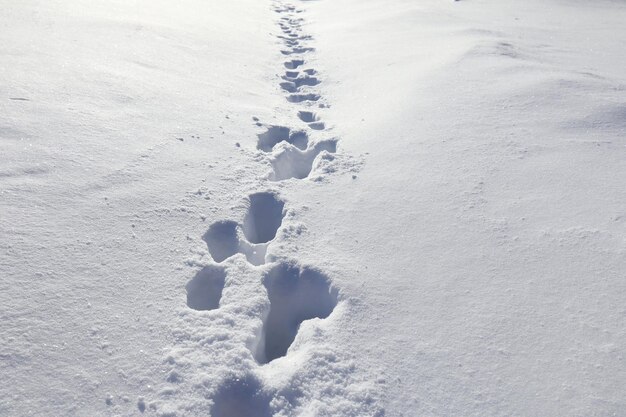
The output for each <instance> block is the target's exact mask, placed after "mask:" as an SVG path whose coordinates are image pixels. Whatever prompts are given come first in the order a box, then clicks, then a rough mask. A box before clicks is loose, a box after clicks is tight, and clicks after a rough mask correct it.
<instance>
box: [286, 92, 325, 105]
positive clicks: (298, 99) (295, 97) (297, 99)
mask: <svg viewBox="0 0 626 417" xmlns="http://www.w3.org/2000/svg"><path fill="white" fill-rule="evenodd" d="M319 99H320V95H319V94H314V93H308V94H291V95H289V96H287V101H288V102H290V103H302V102H303V101H317V100H319Z"/></svg>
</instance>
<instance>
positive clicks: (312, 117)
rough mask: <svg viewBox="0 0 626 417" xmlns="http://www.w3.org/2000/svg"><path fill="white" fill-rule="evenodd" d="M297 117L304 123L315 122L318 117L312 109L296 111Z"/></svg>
mask: <svg viewBox="0 0 626 417" xmlns="http://www.w3.org/2000/svg"><path fill="white" fill-rule="evenodd" d="M298 117H299V118H300V120H302V121H303V122H304V123H312V122H317V121H318V120H319V117H318V116H317V115H316V114H315V113H313V112H312V111H305V110H301V111H299V112H298Z"/></svg>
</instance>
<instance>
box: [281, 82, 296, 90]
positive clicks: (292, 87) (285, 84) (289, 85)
mask: <svg viewBox="0 0 626 417" xmlns="http://www.w3.org/2000/svg"><path fill="white" fill-rule="evenodd" d="M280 87H281V88H282V89H283V90H285V91H287V92H288V93H297V92H298V87H296V84H295V83H293V82H291V81H285V82H282V83H280Z"/></svg>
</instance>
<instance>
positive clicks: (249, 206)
mask: <svg viewBox="0 0 626 417" xmlns="http://www.w3.org/2000/svg"><path fill="white" fill-rule="evenodd" d="M273 10H274V12H275V13H276V14H278V15H279V19H278V27H279V28H280V32H281V34H279V35H277V36H276V39H277V40H278V41H279V42H280V43H281V46H282V48H281V50H280V54H281V56H283V57H287V59H286V60H284V61H282V62H281V63H280V65H281V67H282V70H283V71H284V74H283V75H281V76H280V81H279V88H280V91H282V93H283V94H284V95H285V99H286V101H287V103H290V105H289V107H291V108H293V113H294V118H293V119H294V120H295V121H296V123H297V124H301V123H302V124H304V127H303V126H297V127H294V126H285V125H264V124H263V123H261V122H259V120H258V119H257V118H256V117H255V118H253V119H254V120H255V121H256V122H257V123H256V124H257V125H258V126H260V127H262V128H264V129H265V131H264V132H263V133H260V134H259V135H258V136H257V144H256V148H257V151H258V153H259V156H260V158H255V159H256V160H258V161H268V162H269V165H270V166H271V169H272V171H271V172H270V173H269V174H268V175H267V177H266V178H264V179H262V181H261V183H260V184H259V186H258V187H257V191H255V192H253V193H252V194H250V195H249V196H248V197H247V198H246V199H245V204H244V205H245V214H243V213H242V214H243V215H242V216H240V217H239V218H237V219H224V220H219V221H216V222H214V223H213V224H211V225H210V227H209V229H208V230H207V231H206V233H205V234H204V235H203V237H202V239H203V240H204V242H205V243H206V247H207V251H208V255H210V258H211V260H210V261H208V262H207V261H204V260H200V261H197V262H196V261H192V262H191V263H192V264H193V266H199V267H200V270H199V271H198V272H197V273H196V274H195V276H194V277H193V278H192V279H191V280H190V281H189V282H188V283H187V285H186V287H185V289H186V292H187V307H188V308H187V309H183V310H181V312H180V324H179V326H176V327H175V329H174V330H173V333H174V339H175V345H174V347H173V348H172V349H171V350H170V351H169V354H168V355H167V357H166V360H165V365H166V367H167V368H168V370H167V377H166V386H165V387H164V388H163V389H162V390H161V391H160V400H155V401H153V402H151V403H150V404H149V407H150V408H151V409H152V410H155V411H157V413H158V414H159V415H161V416H163V417H175V416H188V415H202V416H205V415H207V414H210V415H211V416H214V417H244V416H245V417H266V416H300V415H306V416H382V415H384V411H383V409H382V408H381V407H380V405H379V395H378V387H377V386H376V385H373V383H371V382H370V381H364V380H361V379H359V377H358V376H357V374H356V373H355V369H356V361H355V360H354V359H353V358H350V357H347V356H346V354H344V353H340V349H338V348H337V347H336V346H334V345H333V343H332V340H330V337H329V335H330V332H331V331H332V330H333V329H335V328H340V323H337V322H340V321H341V315H342V314H345V313H346V311H347V310H349V309H350V304H351V303H352V302H353V300H350V299H347V298H343V297H342V294H341V291H340V289H339V288H337V287H336V286H335V285H334V284H333V281H332V279H331V277H330V276H329V275H328V274H326V273H325V272H323V271H322V270H321V269H320V268H319V267H317V266H310V265H303V264H301V263H300V262H299V260H298V259H297V256H296V257H295V258H294V257H288V256H284V255H281V256H279V255H276V254H274V253H272V250H271V248H272V246H274V245H286V244H289V243H290V242H289V241H290V236H293V235H295V236H297V235H299V234H301V233H303V231H305V230H306V226H305V225H303V224H300V223H295V222H294V219H293V217H294V210H293V209H291V208H289V204H288V203H289V202H288V200H287V199H286V198H285V197H284V196H283V195H282V193H280V192H279V191H277V188H278V189H280V188H282V187H275V186H274V185H279V184H280V183H284V182H289V183H290V184H292V185H294V184H296V183H298V184H306V182H303V181H298V180H303V179H307V178H311V179H312V180H313V181H320V180H321V179H323V178H324V174H326V173H331V172H335V171H336V169H333V168H332V165H333V161H334V158H335V156H334V154H335V153H336V152H337V143H338V138H336V137H331V138H328V137H323V135H324V134H325V133H326V132H327V131H328V128H327V125H326V123H325V122H324V121H323V120H322V118H321V116H320V115H319V114H318V112H317V110H316V107H317V109H323V108H327V107H328V104H327V103H325V101H324V99H323V97H322V95H321V94H320V92H319V91H318V90H317V88H316V87H317V86H318V85H319V84H320V83H321V82H322V81H321V79H320V78H319V77H318V72H317V70H316V69H314V68H311V67H310V66H308V65H307V64H308V62H309V61H310V57H311V56H312V54H314V53H315V48H314V46H313V37H312V36H311V35H309V34H306V33H304V30H303V26H304V24H305V20H304V18H303V17H302V15H303V12H304V10H302V9H300V8H297V7H296V6H294V5H292V4H289V3H284V2H275V3H274V6H273ZM352 168H354V167H352ZM312 173H315V175H312ZM267 186H269V187H267ZM377 383H380V381H377Z"/></svg>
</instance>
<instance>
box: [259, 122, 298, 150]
mask: <svg viewBox="0 0 626 417" xmlns="http://www.w3.org/2000/svg"><path fill="white" fill-rule="evenodd" d="M257 137H258V141H257V146H256V147H257V149H260V150H262V151H263V152H272V150H273V149H274V146H276V145H277V144H278V143H280V142H283V141H284V142H287V143H291V144H292V145H293V146H295V147H296V148H298V149H302V150H304V149H306V148H307V146H308V143H309V137H308V135H307V134H306V132H303V131H301V130H296V131H292V130H291V129H289V128H288V127H285V126H269V127H268V128H267V130H266V131H265V132H263V133H261V134H259V135H257Z"/></svg>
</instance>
